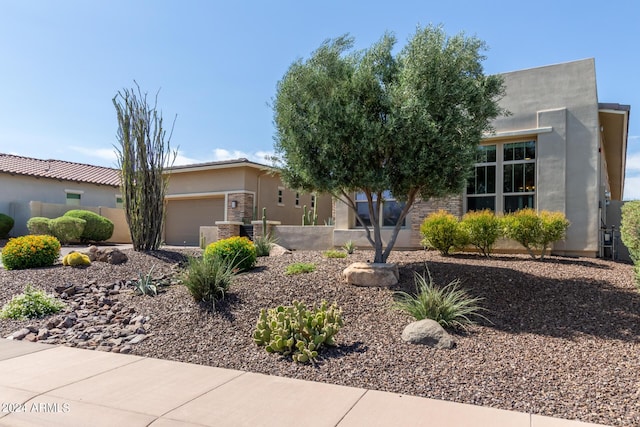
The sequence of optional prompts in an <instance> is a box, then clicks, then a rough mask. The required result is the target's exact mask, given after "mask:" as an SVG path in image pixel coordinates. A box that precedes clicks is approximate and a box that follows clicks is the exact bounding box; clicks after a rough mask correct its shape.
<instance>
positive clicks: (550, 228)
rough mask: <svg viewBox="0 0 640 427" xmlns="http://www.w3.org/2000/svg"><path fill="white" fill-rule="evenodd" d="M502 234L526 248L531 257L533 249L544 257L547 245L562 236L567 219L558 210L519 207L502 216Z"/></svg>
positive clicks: (533, 253)
mask: <svg viewBox="0 0 640 427" xmlns="http://www.w3.org/2000/svg"><path fill="white" fill-rule="evenodd" d="M502 223H503V232H504V235H505V236H506V237H508V238H510V239H512V240H515V241H516V242H518V243H520V244H521V245H522V246H524V247H525V248H526V249H527V252H529V255H531V257H532V258H533V259H535V258H536V255H535V252H534V251H535V250H539V251H540V259H544V256H545V254H546V251H547V249H548V247H549V245H550V244H551V243H553V242H555V241H558V240H561V239H563V238H564V235H565V233H566V231H567V228H568V227H569V221H567V219H566V218H565V216H564V214H562V213H560V212H548V211H542V212H540V214H538V213H536V211H535V210H533V209H521V210H519V211H516V212H513V213H510V214H508V215H506V216H504V218H503V220H502Z"/></svg>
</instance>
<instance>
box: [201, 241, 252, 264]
mask: <svg viewBox="0 0 640 427" xmlns="http://www.w3.org/2000/svg"><path fill="white" fill-rule="evenodd" d="M203 258H204V259H205V260H206V259H210V258H220V259H222V260H224V261H225V262H228V263H232V265H233V268H237V269H238V270H240V271H248V270H251V269H252V268H253V266H254V265H256V247H255V246H254V244H253V242H252V241H251V240H249V239H247V238H246V237H238V236H236V237H230V238H228V239H223V240H218V241H217V242H213V243H211V244H210V245H209V246H207V247H206V249H205V250H204V254H203Z"/></svg>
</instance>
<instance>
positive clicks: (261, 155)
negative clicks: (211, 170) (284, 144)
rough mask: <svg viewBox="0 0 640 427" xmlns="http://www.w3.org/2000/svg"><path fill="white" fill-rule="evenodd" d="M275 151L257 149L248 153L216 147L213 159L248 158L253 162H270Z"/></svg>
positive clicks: (215, 160) (216, 160)
mask: <svg viewBox="0 0 640 427" xmlns="http://www.w3.org/2000/svg"><path fill="white" fill-rule="evenodd" d="M272 155H273V153H271V152H269V151H256V152H253V153H247V152H245V151H240V150H233V151H229V150H226V149H224V148H216V149H214V150H213V161H214V162H218V161H223V160H234V159H241V158H244V159H247V160H250V161H252V162H256V163H262V164H268V163H270V162H269V159H268V158H269V157H270V156H272Z"/></svg>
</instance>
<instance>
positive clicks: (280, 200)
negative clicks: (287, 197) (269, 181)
mask: <svg viewBox="0 0 640 427" xmlns="http://www.w3.org/2000/svg"><path fill="white" fill-rule="evenodd" d="M276 194H277V196H278V197H277V200H276V202H277V203H278V206H284V187H278V192H277V193H276Z"/></svg>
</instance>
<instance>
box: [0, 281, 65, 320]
mask: <svg viewBox="0 0 640 427" xmlns="http://www.w3.org/2000/svg"><path fill="white" fill-rule="evenodd" d="M63 308H64V304H63V303H62V301H59V300H57V299H56V298H55V297H53V296H51V295H47V294H46V293H45V292H44V291H42V290H37V289H34V288H33V287H32V286H31V285H27V286H26V287H25V289H24V292H23V293H22V294H20V295H16V296H14V297H13V298H11V300H10V301H9V302H8V303H6V304H5V305H4V306H3V307H2V310H0V318H1V319H17V320H24V319H33V318H36V317H43V316H47V315H49V314H55V313H58V312H59V311H60V310H62V309H63Z"/></svg>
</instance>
